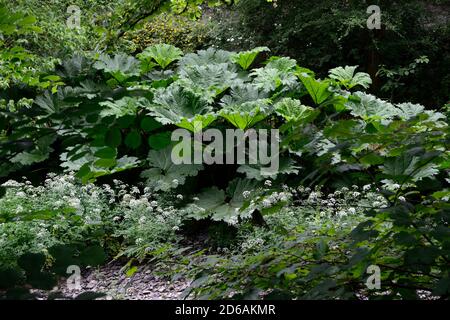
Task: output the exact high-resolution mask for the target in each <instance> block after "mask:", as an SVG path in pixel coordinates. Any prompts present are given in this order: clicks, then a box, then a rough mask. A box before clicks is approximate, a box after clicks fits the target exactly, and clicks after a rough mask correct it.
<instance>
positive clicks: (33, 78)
mask: <svg viewBox="0 0 450 320" xmlns="http://www.w3.org/2000/svg"><path fill="white" fill-rule="evenodd" d="M0 8H1V7H0ZM3 12H6V11H3ZM1 13H2V11H0V14H1ZM11 24H12V25H13V26H14V27H12V28H3V27H2V25H0V31H2V33H4V34H5V35H13V36H17V34H18V33H20V32H27V30H29V29H30V28H33V21H32V19H31V20H30V19H29V18H27V16H26V15H17V16H15V20H14V19H11ZM1 28H3V29H1ZM1 49H2V51H1V54H2V55H3V56H4V57H6V58H4V59H3V62H2V64H0V71H2V73H1V75H2V78H0V84H1V86H0V88H1V89H0V98H1V100H0V102H1V103H0V108H1V109H0V111H1V113H0V160H1V162H0V178H1V179H2V180H1V181H2V185H1V187H0V196H1V198H0V244H1V247H2V252H1V253H0V269H1V272H0V288H2V289H8V290H3V291H1V292H2V294H4V295H5V297H17V296H21V297H29V296H28V293H29V292H28V288H29V287H28V286H24V285H29V286H32V287H34V288H42V289H51V288H52V287H53V285H54V284H55V281H56V279H57V276H61V275H67V274H66V270H67V267H68V266H70V265H78V266H98V265H101V264H102V263H104V262H105V261H108V260H111V259H123V261H124V264H125V263H127V264H126V269H127V270H126V271H127V273H128V274H129V275H132V274H133V272H134V271H135V270H136V269H135V268H134V267H135V266H137V267H138V266H139V264H140V263H153V264H154V265H155V266H156V267H157V268H158V269H159V271H160V272H162V273H163V275H166V276H172V277H176V278H178V277H187V278H189V279H192V280H194V281H193V282H192V284H191V286H190V287H189V288H188V290H186V292H185V295H186V296H189V297H194V298H209V299H215V298H234V299H238V298H265V299H270V298H275V299H277V298H278V299H280V298H284V299H329V298H333V299H417V298H442V299H445V298H448V296H449V293H450V278H449V271H450V270H449V265H450V264H449V259H450V229H449V220H450V208H449V204H448V199H449V197H450V191H449V189H448V185H449V182H450V181H449V178H450V176H449V165H450V162H449V148H448V144H449V137H448V112H449V110H448V105H447V106H442V108H441V111H440V112H438V111H432V110H427V109H426V108H425V107H423V106H421V105H418V104H413V103H394V102H389V101H387V100H382V99H379V98H377V97H376V96H374V95H372V94H368V93H367V92H366V91H367V90H369V88H370V85H371V84H372V79H371V77H370V76H369V75H368V74H367V73H364V72H358V71H357V67H356V66H355V67H351V66H345V67H337V68H333V69H331V70H329V72H328V73H327V76H326V77H322V78H319V77H318V76H317V75H316V74H315V73H314V72H313V71H312V70H309V69H306V68H304V67H302V66H300V65H299V64H298V63H297V61H296V60H294V59H292V58H288V57H281V56H273V55H271V52H270V50H269V49H268V48H266V47H257V48H255V49H252V50H249V51H244V52H229V51H224V50H219V49H214V48H209V49H207V50H200V51H197V52H195V53H184V52H183V51H182V50H180V49H178V48H176V47H174V46H172V45H168V44H154V45H151V46H149V47H146V48H142V49H143V50H142V52H140V53H139V54H137V55H135V56H132V55H128V54H125V53H114V54H107V53H104V52H103V53H99V52H91V53H89V54H84V55H81V54H77V55H74V56H72V57H70V58H67V59H63V61H61V63H58V62H55V63H56V67H55V69H52V68H50V67H49V68H48V70H47V71H46V72H45V73H41V72H39V71H38V70H34V69H30V68H29V65H30V62H32V61H35V60H33V59H34V58H33V57H31V56H28V53H26V51H24V50H25V49H24V48H22V49H19V50H18V49H17V48H9V47H8V46H4V47H1ZM5 70H15V71H16V72H15V73H11V72H9V71H8V72H5ZM179 128H183V129H186V130H187V132H188V133H190V134H191V135H194V134H197V135H198V134H200V133H202V132H204V131H205V130H207V129H215V131H214V132H216V134H217V135H219V134H220V133H223V132H226V130H230V129H239V130H241V131H240V132H242V133H243V132H244V131H246V130H249V129H258V130H270V129H278V130H279V137H278V138H273V137H272V140H271V141H270V142H271V143H272V145H273V144H277V145H279V150H277V151H275V153H276V154H272V156H277V157H279V159H280V162H279V168H278V170H276V171H274V172H273V171H268V170H266V169H265V167H264V166H262V165H260V164H258V163H259V162H258V161H256V162H255V163H239V164H221V163H220V161H216V162H215V163H214V162H212V163H209V164H207V163H203V164H175V163H174V162H173V161H172V160H171V157H170V156H171V152H172V150H173V148H174V147H179V146H180V144H177V141H172V139H171V135H172V133H173V132H174V130H176V129H179ZM243 141H244V142H245V139H243ZM208 142H210V140H209V141H208V140H206V139H203V140H202V141H201V143H197V144H195V146H194V147H193V148H194V150H195V149H196V150H202V151H204V150H205V149H208V148H212V147H213V146H214V142H215V141H214V142H210V143H208ZM190 147H191V146H190V145H189V148H190ZM249 149H250V146H247V145H245V143H244V150H246V153H250V150H249ZM272 152H273V151H272ZM184 155H185V154H183V156H184ZM215 155H219V153H215ZM178 156H181V155H180V154H179V153H178ZM260 157H261V155H260ZM257 160H258V159H257ZM22 175H23V176H25V177H24V178H20V179H19V178H18V177H20V176H22ZM205 235H206V236H205ZM121 261H122V260H121ZM369 266H378V267H379V268H380V270H381V289H380V290H370V289H368V287H367V286H366V279H367V277H368V275H369V274H368V273H367V270H368V267H369ZM24 294H25V295H24Z"/></svg>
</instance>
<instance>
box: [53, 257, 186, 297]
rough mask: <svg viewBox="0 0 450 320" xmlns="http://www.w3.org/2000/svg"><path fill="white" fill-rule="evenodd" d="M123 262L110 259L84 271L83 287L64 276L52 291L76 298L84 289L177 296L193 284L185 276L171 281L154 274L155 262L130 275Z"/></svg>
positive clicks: (110, 294)
mask: <svg viewBox="0 0 450 320" xmlns="http://www.w3.org/2000/svg"><path fill="white" fill-rule="evenodd" d="M122 267H123V264H120V263H110V264H108V265H105V266H103V267H100V268H96V269H88V270H84V271H82V275H81V276H82V277H81V283H80V285H81V290H72V289H71V288H68V287H67V281H66V280H62V281H61V282H60V285H59V286H58V287H57V288H55V289H54V290H53V291H52V292H58V291H59V292H61V293H62V294H63V295H64V296H66V297H71V298H75V297H76V296H78V295H79V294H82V293H84V292H101V293H104V294H106V296H105V297H102V298H99V299H101V300H104V299H106V300H176V299H179V297H180V295H181V294H182V292H183V291H184V289H186V287H188V286H189V282H188V281H185V280H178V281H167V279H162V278H161V277H158V276H156V275H154V274H152V270H151V266H145V265H144V266H140V267H138V271H136V272H135V273H134V275H133V276H131V277H128V276H126V275H125V273H124V272H123V271H122V270H121V269H122Z"/></svg>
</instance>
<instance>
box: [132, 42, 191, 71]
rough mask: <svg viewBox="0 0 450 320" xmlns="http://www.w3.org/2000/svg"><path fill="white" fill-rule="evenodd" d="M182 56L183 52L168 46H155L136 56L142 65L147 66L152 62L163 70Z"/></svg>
mask: <svg viewBox="0 0 450 320" xmlns="http://www.w3.org/2000/svg"><path fill="white" fill-rule="evenodd" d="M182 56H183V51H181V50H180V49H178V48H177V47H174V46H172V45H170V44H155V45H153V46H150V47H147V48H146V49H145V50H144V51H143V52H142V53H140V54H138V55H137V57H138V58H139V60H141V61H142V62H143V63H144V64H147V65H148V64H149V62H150V61H151V60H154V61H156V63H157V64H158V65H159V66H160V67H161V68H163V69H165V68H167V67H168V66H169V65H170V64H171V63H172V62H174V61H176V60H179V59H180V58H181V57H182Z"/></svg>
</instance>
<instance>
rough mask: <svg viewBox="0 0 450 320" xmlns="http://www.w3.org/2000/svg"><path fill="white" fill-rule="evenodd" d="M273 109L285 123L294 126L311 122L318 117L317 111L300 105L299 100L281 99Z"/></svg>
mask: <svg viewBox="0 0 450 320" xmlns="http://www.w3.org/2000/svg"><path fill="white" fill-rule="evenodd" d="M274 108H275V112H276V113H277V114H278V115H280V116H282V117H283V118H284V119H285V120H286V121H287V122H291V123H295V124H300V123H308V122H311V121H313V120H314V119H315V118H316V117H317V116H318V115H319V111H317V110H314V109H313V108H311V107H307V106H304V105H302V104H301V102H300V100H294V99H291V98H284V99H282V100H281V101H279V102H278V103H276V104H275V106H274Z"/></svg>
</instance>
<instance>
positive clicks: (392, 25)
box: [208, 0, 450, 108]
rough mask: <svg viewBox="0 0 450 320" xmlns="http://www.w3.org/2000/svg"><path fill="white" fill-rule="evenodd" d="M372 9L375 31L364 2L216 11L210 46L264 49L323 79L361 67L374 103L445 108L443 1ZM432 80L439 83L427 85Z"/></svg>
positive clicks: (248, 0)
mask: <svg viewBox="0 0 450 320" xmlns="http://www.w3.org/2000/svg"><path fill="white" fill-rule="evenodd" d="M374 4H376V5H378V6H380V8H381V9H382V18H381V29H380V30H377V29H375V30H370V29H369V28H367V21H368V19H369V17H370V15H371V14H369V13H367V8H368V6H369V4H367V3H366V2H363V1H341V2H337V1H334V0H324V1H320V2H317V3H315V2H308V1H292V0H277V1H274V2H272V3H269V1H261V0H241V1H239V2H238V3H237V4H236V5H235V6H233V7H231V8H230V9H228V10H226V9H224V8H221V9H220V10H215V11H214V13H213V15H212V19H211V20H210V22H209V23H208V27H209V28H210V34H211V36H210V38H209V44H210V45H213V46H216V47H219V48H222V49H227V50H250V49H252V48H255V47H259V46H267V47H269V48H270V49H271V50H272V52H273V53H274V54H276V55H280V56H290V57H292V58H295V59H296V60H297V61H299V62H300V64H301V65H302V66H304V67H307V68H310V69H313V70H315V71H316V72H317V73H318V74H319V75H320V76H322V77H324V76H326V75H327V73H328V71H329V70H330V69H333V68H336V67H338V66H346V65H350V66H352V65H353V66H354V65H359V66H360V67H361V70H362V71H364V72H367V73H369V74H370V76H371V77H372V79H373V81H374V85H373V86H372V88H371V93H374V94H376V95H377V96H379V97H382V98H389V99H392V100H393V101H394V102H401V101H405V100H407V101H412V102H415V103H421V104H424V105H425V106H427V107H428V108H435V107H436V106H440V105H443V104H445V103H447V100H448V99H449V97H450V93H449V90H448V88H449V87H450V86H449V76H448V72H447V70H448V69H449V66H450V64H449V63H450V60H449V59H448V58H447V57H448V56H450V55H449V53H448V46H447V45H446V43H447V42H448V38H449V34H450V33H449V31H450V28H449V19H448V1H446V0H445V1H429V2H423V1H420V0H413V1H408V2H393V1H378V2H377V3H374ZM424 56H426V58H425V57H424ZM411 61H412V63H410V62H411ZM377 74H378V76H379V77H376V75H377ZM431 78H433V79H435V80H437V81H436V82H435V81H427V80H425V79H431ZM349 79H350V78H348V79H347V80H349ZM425 88H426V89H425Z"/></svg>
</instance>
